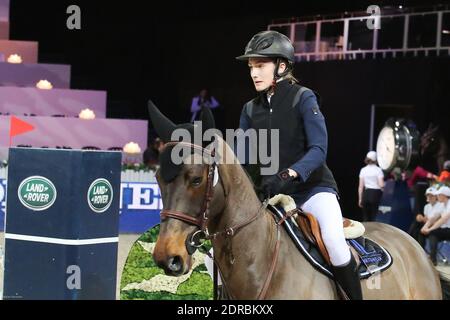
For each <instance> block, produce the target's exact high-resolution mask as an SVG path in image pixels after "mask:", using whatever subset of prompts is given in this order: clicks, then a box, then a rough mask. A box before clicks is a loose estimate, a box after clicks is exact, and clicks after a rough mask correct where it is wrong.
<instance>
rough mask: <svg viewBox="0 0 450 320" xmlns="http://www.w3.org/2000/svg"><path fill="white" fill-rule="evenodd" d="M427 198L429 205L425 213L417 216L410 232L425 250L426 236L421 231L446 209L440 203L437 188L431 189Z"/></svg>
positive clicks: (428, 190) (426, 194)
mask: <svg viewBox="0 0 450 320" xmlns="http://www.w3.org/2000/svg"><path fill="white" fill-rule="evenodd" d="M425 196H426V198H427V202H428V203H427V204H426V205H425V207H424V208H423V212H421V213H418V214H417V215H416V219H415V220H414V221H413V223H412V225H411V227H410V229H409V232H408V233H409V234H410V236H411V237H413V238H414V239H416V240H417V242H419V244H420V245H421V246H422V247H423V248H425V235H424V234H422V233H421V232H420V230H421V229H422V228H423V227H424V225H425V224H426V223H427V222H428V221H432V220H430V219H433V218H434V217H436V216H439V215H440V214H441V212H442V211H443V209H444V205H443V204H442V203H441V202H439V201H438V197H437V196H438V191H437V189H436V188H435V187H429V188H428V189H427V190H426V191H425Z"/></svg>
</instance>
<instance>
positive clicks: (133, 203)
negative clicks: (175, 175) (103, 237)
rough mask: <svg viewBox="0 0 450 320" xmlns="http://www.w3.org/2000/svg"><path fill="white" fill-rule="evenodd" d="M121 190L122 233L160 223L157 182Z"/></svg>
mask: <svg viewBox="0 0 450 320" xmlns="http://www.w3.org/2000/svg"><path fill="white" fill-rule="evenodd" d="M6 183H7V182H6V179H0V231H3V230H4V218H5V211H6ZM120 190H121V198H120V206H119V210H120V211H119V212H120V220H119V221H120V222H119V232H120V233H143V232H145V231H147V230H148V229H150V228H152V227H153V226H155V225H157V224H158V223H159V222H160V220H159V213H160V211H161V209H162V201H161V195H160V194H159V187H158V184H157V183H156V182H150V183H144V182H122V183H121V186H120Z"/></svg>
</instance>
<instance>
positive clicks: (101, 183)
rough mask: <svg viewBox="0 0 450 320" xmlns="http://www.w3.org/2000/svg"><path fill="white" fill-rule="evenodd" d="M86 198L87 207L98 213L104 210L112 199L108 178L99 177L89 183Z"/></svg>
mask: <svg viewBox="0 0 450 320" xmlns="http://www.w3.org/2000/svg"><path fill="white" fill-rule="evenodd" d="M87 200H88V204H89V207H90V208H91V209H92V210H93V211H95V212H98V213H101V212H105V211H106V210H108V208H109V206H110V205H111V203H112V200H113V190H112V186H111V184H110V183H109V181H108V180H106V179H103V178H100V179H97V180H95V181H94V182H92V183H91V185H90V187H89V190H88V193H87Z"/></svg>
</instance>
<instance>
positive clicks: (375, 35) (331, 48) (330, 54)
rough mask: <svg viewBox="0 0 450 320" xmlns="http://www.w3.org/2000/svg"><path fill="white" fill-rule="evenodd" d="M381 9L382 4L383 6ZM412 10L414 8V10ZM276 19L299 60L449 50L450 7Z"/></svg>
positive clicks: (444, 52)
mask: <svg viewBox="0 0 450 320" xmlns="http://www.w3.org/2000/svg"><path fill="white" fill-rule="evenodd" d="M378 9H379V8H378ZM411 11H412V10H411ZM346 14H347V15H349V16H347V17H340V18H339V17H337V18H331V19H327V18H321V19H319V18H318V19H316V20H309V21H301V22H297V21H296V22H281V23H272V24H270V25H269V26H268V29H269V30H277V31H280V32H282V33H284V34H285V35H286V36H288V37H289V38H290V39H291V41H292V43H293V45H294V48H295V56H296V59H297V61H305V60H306V61H323V60H352V59H361V58H362V59H365V58H377V57H382V58H386V57H393V58H395V57H400V56H413V57H417V56H425V57H427V56H429V55H431V54H432V55H435V56H440V55H450V10H449V8H448V7H446V8H445V9H442V10H434V11H424V12H417V11H415V12H401V13H386V12H383V9H379V11H378V12H377V14H373V13H372V14H366V16H362V15H361V14H360V13H358V14H354V15H350V14H348V13H346Z"/></svg>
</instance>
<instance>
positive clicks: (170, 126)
mask: <svg viewBox="0 0 450 320" xmlns="http://www.w3.org/2000/svg"><path fill="white" fill-rule="evenodd" d="M148 113H149V114H150V119H151V120H152V124H153V127H154V128H155V131H156V133H157V134H158V135H159V137H160V138H161V140H162V141H163V142H168V141H170V137H171V136H172V132H173V130H175V127H176V126H175V124H174V123H173V122H172V121H170V120H169V119H168V118H167V117H166V116H165V115H163V114H162V113H161V111H159V109H158V108H157V107H156V106H155V104H154V103H153V102H152V100H148Z"/></svg>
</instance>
